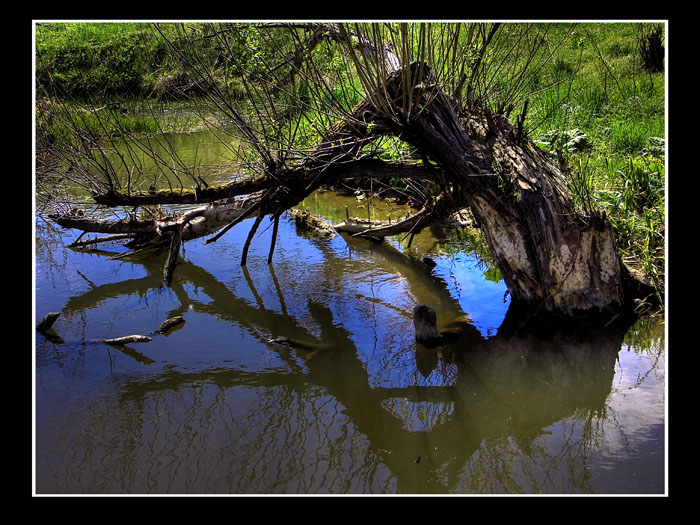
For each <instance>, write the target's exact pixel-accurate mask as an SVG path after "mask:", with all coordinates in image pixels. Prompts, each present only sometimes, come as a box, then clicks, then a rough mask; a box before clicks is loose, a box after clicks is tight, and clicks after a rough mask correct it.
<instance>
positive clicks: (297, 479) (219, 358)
mask: <svg viewBox="0 0 700 525" xmlns="http://www.w3.org/2000/svg"><path fill="white" fill-rule="evenodd" d="M315 198H318V199H326V200H327V201H328V203H327V204H318V205H319V206H320V205H323V206H331V205H333V206H337V207H338V209H339V210H341V211H342V210H343V207H344V206H345V205H346V204H347V202H348V201H346V200H342V199H340V198H339V199H340V200H339V202H340V204H337V205H335V204H332V202H333V199H335V197H334V196H333V195H325V196H316V197H315ZM331 215H332V214H326V216H331ZM249 226H250V221H245V222H244V223H242V224H241V225H239V226H237V227H236V228H234V229H232V230H231V231H230V232H229V233H228V234H227V235H226V236H224V237H223V238H222V239H220V240H219V241H218V242H216V243H214V244H211V245H206V246H205V245H204V244H203V242H201V241H195V242H192V243H188V244H187V245H185V250H184V255H183V257H182V262H181V264H180V266H179V267H178V268H177V270H176V272H175V278H174V281H173V286H172V287H171V288H162V287H161V279H162V265H163V262H164V259H163V256H161V257H159V258H155V259H132V260H128V261H117V260H110V259H109V257H108V255H109V251H110V250H118V249H119V248H116V247H114V246H99V247H98V248H97V249H95V250H73V249H68V248H65V247H64V245H65V244H68V243H69V242H70V241H71V240H73V239H74V238H75V234H74V233H72V232H62V231H60V230H57V229H55V228H52V227H48V226H47V225H45V224H44V223H42V222H41V221H37V236H36V239H37V247H36V317H37V319H41V318H42V317H43V316H44V315H45V314H46V313H47V312H49V311H57V312H61V317H60V318H59V320H58V321H57V322H56V325H55V328H56V332H57V333H58V334H59V335H60V336H61V338H63V340H64V343H61V344H57V343H55V342H51V341H49V340H47V339H46V338H44V337H43V336H41V335H40V334H38V333H37V334H36V376H35V377H36V491H37V493H39V494H66V493H71V494H86V493H95V494H249V493H254V494H280V493H285V494H324V493H333V494H351V493H352V494H395V493H408V494H424V493H425V494H429V493H438V494H483V493H496V494H512V493H525V494H529V493H566V494H571V493H573V494H595V493H641V494H656V493H663V492H664V448H665V443H664V425H665V366H664V359H665V351H664V339H663V326H662V325H661V324H660V322H659V320H655V321H651V322H646V323H644V324H642V325H638V326H635V327H633V329H631V330H630V332H629V333H628V334H627V335H626V336H624V339H623V338H622V336H621V337H620V339H619V340H616V339H612V340H610V339H608V338H606V337H600V338H597V339H592V340H591V341H577V340H569V339H566V338H565V337H561V336H560V335H557V336H556V337H557V339H554V340H546V341H540V340H537V339H530V338H529V337H520V338H514V339H511V340H509V341H501V340H500V339H499V328H500V327H501V324H502V323H503V321H504V317H505V315H506V311H507V308H508V304H509V303H508V301H507V300H506V301H505V302H504V292H505V286H504V285H503V283H498V282H493V281H490V280H488V279H486V277H485V276H484V268H483V267H481V266H480V265H479V263H478V261H476V260H475V259H474V258H473V257H472V256H471V255H468V254H463V253H459V252H457V253H455V252H454V251H450V253H451V255H443V254H442V253H441V252H440V247H439V242H437V241H438V240H436V239H435V238H432V237H431V234H430V233H429V232H426V233H425V234H421V235H422V237H421V238H419V236H416V241H415V243H414V245H413V246H412V248H411V250H408V249H405V248H404V247H402V246H405V244H404V245H401V244H399V243H398V242H389V243H385V244H377V243H371V242H368V241H365V240H360V239H349V238H345V237H337V238H336V239H334V240H332V241H322V240H319V239H317V238H314V237H313V236H310V235H307V234H304V233H302V232H299V231H297V229H296V228H295V226H294V224H293V223H292V222H290V221H286V220H283V221H282V222H281V224H280V238H279V244H278V247H277V250H276V252H275V260H274V264H273V265H272V266H268V265H267V261H266V259H267V250H268V247H269V239H270V235H271V231H270V230H271V228H266V226H267V223H266V222H263V225H262V227H261V230H260V231H261V233H260V235H259V236H256V238H255V240H254V242H253V245H252V247H251V251H250V254H249V259H248V266H247V267H246V268H241V267H240V265H239V260H240V252H241V246H242V243H243V241H244V239H245V237H246V235H247V233H248V228H249ZM424 255H430V256H431V257H433V258H434V259H435V261H436V262H437V266H436V267H435V268H432V269H431V268H429V267H427V266H425V265H424V264H423V263H422V262H421V260H420V259H421V258H422V256H424ZM416 302H427V303H429V304H431V305H433V306H434V307H435V308H436V310H437V311H438V318H439V323H440V324H441V325H443V324H445V323H447V322H449V321H450V320H451V319H452V318H455V317H458V316H460V315H462V314H466V315H468V316H469V318H470V319H471V324H470V325H469V326H471V328H469V329H468V330H467V331H466V332H465V334H466V335H465V336H464V338H463V339H460V342H459V344H456V345H454V346H453V347H450V348H443V349H439V350H437V351H430V350H427V349H425V348H419V347H418V346H417V345H416V343H415V341H414V338H413V327H412V319H411V311H412V308H413V306H414V305H415V304H416ZM173 315H182V316H183V317H184V318H185V320H186V322H185V323H184V325H180V326H179V327H177V328H176V329H174V330H173V331H172V332H170V333H168V335H165V336H161V335H154V336H153V340H152V341H151V342H149V343H145V344H133V345H129V346H128V347H123V348H117V347H112V346H108V345H105V344H101V343H98V342H96V340H98V339H100V338H105V337H116V336H121V335H127V334H133V333H148V332H150V331H152V330H154V329H155V328H156V327H157V326H158V325H159V324H160V323H161V322H162V321H163V320H164V319H166V318H168V317H171V316H173ZM280 337H284V338H290V339H293V340H294V341H295V343H296V346H289V345H286V344H280V343H279V342H275V339H276V338H280Z"/></svg>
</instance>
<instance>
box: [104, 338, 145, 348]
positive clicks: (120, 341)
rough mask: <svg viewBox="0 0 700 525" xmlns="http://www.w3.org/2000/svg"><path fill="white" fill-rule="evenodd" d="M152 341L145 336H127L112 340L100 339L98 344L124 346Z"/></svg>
mask: <svg viewBox="0 0 700 525" xmlns="http://www.w3.org/2000/svg"><path fill="white" fill-rule="evenodd" d="M149 341H152V339H151V338H150V337H148V336H147V335H127V336H124V337H115V338H114V339H100V343H105V344H108V345H118V346H119V345H125V344H127V343H148V342H149Z"/></svg>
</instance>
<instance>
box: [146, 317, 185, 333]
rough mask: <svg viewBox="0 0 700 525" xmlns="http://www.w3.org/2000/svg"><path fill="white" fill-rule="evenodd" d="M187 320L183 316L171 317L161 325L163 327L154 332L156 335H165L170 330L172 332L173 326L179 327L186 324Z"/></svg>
mask: <svg viewBox="0 0 700 525" xmlns="http://www.w3.org/2000/svg"><path fill="white" fill-rule="evenodd" d="M184 322H185V318H184V317H182V316H181V315H176V316H175V317H171V318H170V319H166V320H165V321H163V322H162V323H161V325H160V326H159V327H158V328H157V329H156V330H155V331H153V333H154V334H164V333H165V332H167V331H168V330H170V329H171V328H172V327H173V326H176V325H179V324H180V323H184Z"/></svg>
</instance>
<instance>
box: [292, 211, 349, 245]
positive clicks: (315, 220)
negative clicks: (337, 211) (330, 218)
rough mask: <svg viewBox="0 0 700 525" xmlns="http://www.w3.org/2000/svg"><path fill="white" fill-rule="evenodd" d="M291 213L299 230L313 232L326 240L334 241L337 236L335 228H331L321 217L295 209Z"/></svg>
mask: <svg viewBox="0 0 700 525" xmlns="http://www.w3.org/2000/svg"><path fill="white" fill-rule="evenodd" d="M289 213H290V215H291V217H292V218H293V219H294V223H295V224H296V225H297V226H298V227H299V228H302V229H304V230H306V231H310V232H313V233H314V234H316V235H318V236H320V237H322V238H325V239H332V238H333V237H335V236H336V235H337V234H336V232H335V229H334V228H335V227H334V226H331V225H330V224H328V223H327V222H326V221H324V220H323V219H322V218H321V217H319V216H317V215H315V214H313V213H311V212H310V211H305V210H304V211H302V210H297V209H294V208H293V209H291V210H289Z"/></svg>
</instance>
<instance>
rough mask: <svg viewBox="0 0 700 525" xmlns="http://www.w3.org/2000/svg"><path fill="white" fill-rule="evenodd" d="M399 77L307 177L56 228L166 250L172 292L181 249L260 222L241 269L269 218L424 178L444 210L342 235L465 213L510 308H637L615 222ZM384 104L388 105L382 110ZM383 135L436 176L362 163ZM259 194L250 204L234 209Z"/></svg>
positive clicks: (520, 140)
mask: <svg viewBox="0 0 700 525" xmlns="http://www.w3.org/2000/svg"><path fill="white" fill-rule="evenodd" d="M392 71H393V72H392V73H391V74H390V75H389V76H388V77H387V79H386V86H385V88H386V89H385V99H383V103H382V105H381V107H378V106H377V105H376V104H375V103H373V102H372V101H371V100H367V101H365V102H362V103H361V104H359V105H358V106H357V107H356V108H355V110H354V111H353V112H352V114H350V115H349V116H348V117H347V118H345V119H344V120H342V121H341V122H338V123H337V124H336V125H335V126H333V127H332V128H331V129H330V130H328V132H327V133H326V134H325V135H324V137H323V140H322V141H321V142H320V143H319V145H318V147H317V149H316V150H315V151H314V152H313V154H312V155H310V156H308V157H307V159H306V160H305V162H304V163H303V164H302V165H300V166H296V167H285V166H270V167H269V169H268V174H267V176H264V177H261V178H258V179H255V180H248V181H237V182H234V183H231V184H228V185H223V186H221V187H218V188H209V189H206V190H200V191H199V192H194V191H193V192H179V193H178V192H162V191H161V192H149V193H142V194H123V193H117V192H109V193H106V194H104V195H100V196H96V197H95V200H96V201H97V202H99V203H100V204H103V205H109V206H118V205H121V206H124V205H129V206H132V205H133V206H138V205H144V204H156V203H160V202H166V201H167V202H177V203H183V202H188V203H190V202H203V201H204V200H208V199H214V202H212V203H211V204H209V205H207V206H201V207H198V208H194V209H192V210H190V211H187V212H185V213H183V214H181V215H179V216H177V217H170V218H167V219H165V220H155V219H152V220H144V221H136V220H129V221H126V220H125V221H111V222H110V221H93V220H92V219H89V218H85V217H82V216H76V215H70V214H69V215H66V216H60V217H54V220H55V221H56V222H57V223H58V224H59V225H61V226H64V227H69V228H78V229H81V230H83V231H91V232H100V233H106V234H110V235H114V234H125V233H128V234H131V235H133V240H132V242H131V243H130V245H131V246H130V247H132V248H133V249H134V250H141V249H150V248H159V249H167V248H168V247H170V257H169V259H168V263H167V265H166V268H165V270H164V281H165V283H166V284H168V283H169V279H170V278H171V277H172V272H173V270H174V268H175V263H176V255H177V251H179V247H180V245H181V243H183V242H186V241H188V240H191V239H194V238H198V237H202V236H206V235H212V234H213V233H214V232H216V231H219V234H217V235H216V236H214V237H212V238H211V239H210V241H213V240H216V239H217V238H218V237H219V236H220V235H223V234H224V233H225V232H226V231H228V229H230V228H231V227H232V226H233V225H235V224H238V223H239V222H240V221H241V220H243V219H244V218H247V217H253V216H256V220H255V224H254V226H253V230H251V235H249V237H248V240H247V241H246V245H245V247H244V255H243V260H242V264H245V257H246V254H247V250H248V247H249V244H250V239H251V237H252V234H253V233H254V231H255V230H256V229H257V227H258V226H259V225H260V221H261V220H262V217H263V216H265V215H271V216H272V217H273V218H275V220H277V218H278V217H279V215H280V214H281V213H282V212H283V211H284V210H286V209H289V208H291V207H293V206H295V205H296V204H297V203H299V202H300V201H301V200H302V199H303V198H305V197H306V196H307V195H309V194H310V193H311V192H312V191H314V190H315V189H317V188H318V187H320V186H321V185H323V184H327V183H329V182H334V181H336V180H339V179H341V178H343V177H347V176H349V175H352V176H358V175H359V176H368V177H382V176H398V177H419V178H423V179H425V180H429V181H431V182H432V183H434V184H435V185H436V186H438V187H439V188H441V190H442V194H441V195H440V196H439V199H440V204H439V206H432V207H431V206H427V207H426V208H424V209H423V210H421V211H420V212H418V213H417V214H415V215H413V216H412V217H409V218H407V219H406V220H404V221H400V222H398V223H395V224H393V225H388V224H383V225H379V227H377V228H375V227H374V225H365V226H366V227H364V229H362V228H363V227H362V226H361V225H360V223H357V224H355V225H351V224H350V223H349V222H346V223H345V224H344V225H338V227H337V229H338V230H344V231H350V232H351V233H353V234H356V235H371V236H374V237H385V236H389V235H395V234H398V233H407V232H416V231H417V230H418V229H419V228H423V227H425V226H427V225H428V224H430V222H431V221H434V220H437V219H441V218H444V217H447V216H448V215H449V214H450V213H452V212H454V211H455V210H457V209H461V208H464V207H469V208H470V209H471V211H472V213H473V215H474V216H475V218H476V219H477V221H478V223H479V224H480V226H481V227H482V229H483V231H484V233H485V237H486V241H487V243H488V246H489V248H490V250H491V253H492V255H493V258H494V260H495V262H496V264H497V266H498V268H499V269H500V271H501V274H502V275H503V278H504V280H505V282H506V284H507V286H508V290H509V292H510V295H511V298H512V300H513V301H515V302H518V303H522V304H526V305H529V307H530V308H531V309H534V310H538V311H539V310H545V311H549V312H556V313H561V314H564V315H567V316H573V315H577V314H579V313H582V312H583V313H591V312H603V311H610V310H617V309H620V308H622V307H624V306H626V305H628V304H630V299H631V298H632V297H630V290H633V289H635V287H636V288H637V289H638V286H637V285H636V284H635V286H633V287H630V286H628V285H629V283H630V280H631V277H630V275H629V273H628V272H627V271H626V270H625V268H624V266H623V264H622V263H621V261H620V257H619V254H618V251H617V247H616V244H615V237H614V232H613V229H612V226H611V224H610V222H609V221H608V220H607V219H606V217H605V216H604V215H600V214H591V215H584V214H582V213H580V212H579V211H578V210H577V209H576V207H575V205H574V203H573V201H572V199H571V197H570V195H569V193H568V190H567V186H566V181H565V179H564V176H563V175H562V173H561V172H560V170H559V169H558V168H557V167H556V166H555V165H554V164H553V163H552V162H551V161H550V160H549V159H548V158H547V157H546V155H545V154H544V153H543V152H542V151H541V150H539V149H538V148H537V147H536V145H535V144H534V143H533V142H532V141H530V140H529V139H527V138H525V137H523V136H522V133H521V129H520V127H518V126H516V125H514V124H512V123H511V122H509V121H508V120H507V119H506V118H505V117H503V116H502V115H499V114H495V113H492V112H491V111H490V110H489V109H488V108H482V109H481V110H480V112H479V113H472V114H470V115H467V116H466V117H460V116H458V115H457V113H456V112H455V109H454V107H453V106H452V104H451V102H450V100H449V99H448V98H447V97H446V96H445V95H444V94H443V93H442V92H441V90H440V87H439V86H438V84H437V82H436V81H435V79H434V78H433V77H432V74H431V72H430V68H429V67H428V66H427V64H420V63H414V64H410V65H408V66H405V67H404V68H401V69H398V70H392ZM407 79H410V81H411V82H412V84H411V85H409V84H407ZM407 98H410V103H408V104H407V103H406V100H407ZM387 104H393V105H392V106H391V107H389V109H388V110H387ZM407 108H408V109H407ZM370 130H371V132H370ZM387 134H392V135H395V136H400V137H401V138H402V139H403V140H404V141H406V142H408V143H409V144H411V145H413V146H415V148H416V149H417V150H418V151H419V152H420V153H421V154H422V155H423V156H424V158H426V159H428V160H429V162H432V164H429V165H427V164H426V165H423V166H416V165H410V166H407V165H396V164H393V165H392V164H388V163H384V162H381V161H377V160H374V159H372V160H368V159H362V160H358V156H360V150H361V148H362V146H363V145H364V144H366V143H368V142H369V141H370V140H373V138H375V137H376V136H378V135H387ZM390 173H391V175H390ZM253 190H254V191H255V192H254V193H250V194H249V195H247V196H246V197H243V198H240V199H231V197H232V196H233V195H235V194H239V195H240V194H243V193H246V192H252V191H253ZM175 193H177V195H175ZM216 199H223V200H216ZM370 226H372V227H371V228H370ZM273 243H274V239H273ZM271 255H272V249H271V250H270V258H271Z"/></svg>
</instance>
